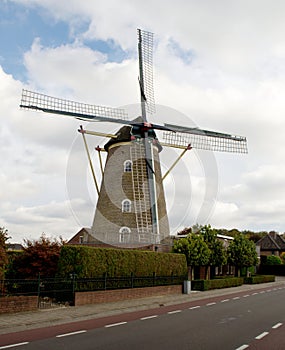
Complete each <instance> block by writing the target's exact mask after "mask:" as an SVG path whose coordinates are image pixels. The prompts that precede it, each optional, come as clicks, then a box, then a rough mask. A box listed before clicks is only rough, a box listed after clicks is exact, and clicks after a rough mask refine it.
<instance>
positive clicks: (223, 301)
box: [221, 299, 230, 303]
mask: <svg viewBox="0 0 285 350" xmlns="http://www.w3.org/2000/svg"><path fill="white" fill-rule="evenodd" d="M227 301H230V299H224V300H221V303H226V302H227Z"/></svg>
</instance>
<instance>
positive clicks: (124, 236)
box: [119, 226, 131, 243]
mask: <svg viewBox="0 0 285 350" xmlns="http://www.w3.org/2000/svg"><path fill="white" fill-rule="evenodd" d="M130 233H131V230H130V229H129V228H128V227H125V226H124V227H121V228H120V231H119V234H120V235H119V242H120V243H128V242H129V241H130Z"/></svg>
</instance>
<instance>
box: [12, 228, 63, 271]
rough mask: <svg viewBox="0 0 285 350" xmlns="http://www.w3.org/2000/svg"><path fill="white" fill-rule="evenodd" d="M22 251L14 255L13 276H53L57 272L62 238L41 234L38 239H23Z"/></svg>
mask: <svg viewBox="0 0 285 350" xmlns="http://www.w3.org/2000/svg"><path fill="white" fill-rule="evenodd" d="M24 243H25V245H24V251H23V253H21V254H20V255H18V256H16V257H15V260H14V261H13V264H12V266H11V271H16V275H14V276H9V277H14V278H37V277H38V275H39V274H40V275H42V276H44V277H54V276H55V274H56V272H57V263H58V259H59V255H60V250H61V246H62V245H63V244H64V241H63V240H62V238H59V239H51V238H48V237H46V236H45V234H42V236H41V237H40V239H39V240H28V239H26V240H24Z"/></svg>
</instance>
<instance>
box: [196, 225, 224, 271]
mask: <svg viewBox="0 0 285 350" xmlns="http://www.w3.org/2000/svg"><path fill="white" fill-rule="evenodd" d="M198 233H199V234H200V235H202V237H203V238H204V241H205V242H206V243H207V245H208V248H209V249H210V257H209V265H210V266H222V265H224V264H225V263H226V261H227V257H226V252H225V249H224V247H223V243H222V241H220V240H219V239H218V237H217V231H216V230H215V229H213V228H211V226H210V225H205V226H201V227H200V228H199V231H198Z"/></svg>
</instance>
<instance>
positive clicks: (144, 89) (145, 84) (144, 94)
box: [137, 29, 155, 116]
mask: <svg viewBox="0 0 285 350" xmlns="http://www.w3.org/2000/svg"><path fill="white" fill-rule="evenodd" d="M137 33H138V52H139V68H140V88H141V102H142V104H143V105H145V106H146V111H147V112H148V113H149V114H154V113H155V101H154V92H153V33H150V32H147V31H144V30H141V29H138V30H137ZM142 114H143V116H144V111H142Z"/></svg>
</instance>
